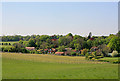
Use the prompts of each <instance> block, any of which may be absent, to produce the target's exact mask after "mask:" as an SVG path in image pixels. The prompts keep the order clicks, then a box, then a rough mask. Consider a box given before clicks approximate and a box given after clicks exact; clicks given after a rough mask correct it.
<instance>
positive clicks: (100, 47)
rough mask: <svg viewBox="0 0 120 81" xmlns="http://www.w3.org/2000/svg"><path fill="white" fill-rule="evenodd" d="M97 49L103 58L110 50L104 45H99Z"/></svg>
mask: <svg viewBox="0 0 120 81" xmlns="http://www.w3.org/2000/svg"><path fill="white" fill-rule="evenodd" d="M98 49H99V52H102V53H103V55H104V56H107V55H108V53H109V52H110V48H109V47H108V46H107V45H106V44H102V45H99V46H98ZM102 53H101V54H102Z"/></svg>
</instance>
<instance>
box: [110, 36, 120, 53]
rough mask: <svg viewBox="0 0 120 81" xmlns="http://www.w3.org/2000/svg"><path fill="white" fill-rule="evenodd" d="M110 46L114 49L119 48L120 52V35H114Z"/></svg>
mask: <svg viewBox="0 0 120 81" xmlns="http://www.w3.org/2000/svg"><path fill="white" fill-rule="evenodd" d="M108 47H110V48H111V50H112V51H113V50H117V51H118V52H120V37H117V36H115V37H113V38H112V39H111V40H110V42H109V44H108Z"/></svg>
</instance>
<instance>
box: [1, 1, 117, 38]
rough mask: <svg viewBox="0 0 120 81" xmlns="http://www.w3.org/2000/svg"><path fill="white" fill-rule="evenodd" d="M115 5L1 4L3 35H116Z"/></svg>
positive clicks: (78, 3) (114, 3) (86, 3)
mask: <svg viewBox="0 0 120 81" xmlns="http://www.w3.org/2000/svg"><path fill="white" fill-rule="evenodd" d="M117 4H118V3H117V2H45V3H44V2H4V3H3V4H2V14H3V16H2V17H3V18H2V21H3V28H2V35H14V34H18V35H32V34H39V35H43V34H47V35H53V34H62V35H65V34H67V33H72V34H78V35H82V36H87V35H88V33H89V32H92V34H93V35H100V36H102V35H109V34H111V33H113V34H114V33H116V32H117V31H118V5H117Z"/></svg>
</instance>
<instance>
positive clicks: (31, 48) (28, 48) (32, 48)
mask: <svg viewBox="0 0 120 81" xmlns="http://www.w3.org/2000/svg"><path fill="white" fill-rule="evenodd" d="M25 49H27V50H34V49H35V47H25Z"/></svg>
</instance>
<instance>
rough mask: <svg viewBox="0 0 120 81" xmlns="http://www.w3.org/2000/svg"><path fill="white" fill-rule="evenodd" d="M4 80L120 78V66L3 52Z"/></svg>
mask: <svg viewBox="0 0 120 81" xmlns="http://www.w3.org/2000/svg"><path fill="white" fill-rule="evenodd" d="M2 78H3V79H118V64H111V63H103V62H97V61H87V60H85V58H84V57H78V56H75V57H71V56H56V55H42V54H41V55H39V54H18V53H2Z"/></svg>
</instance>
